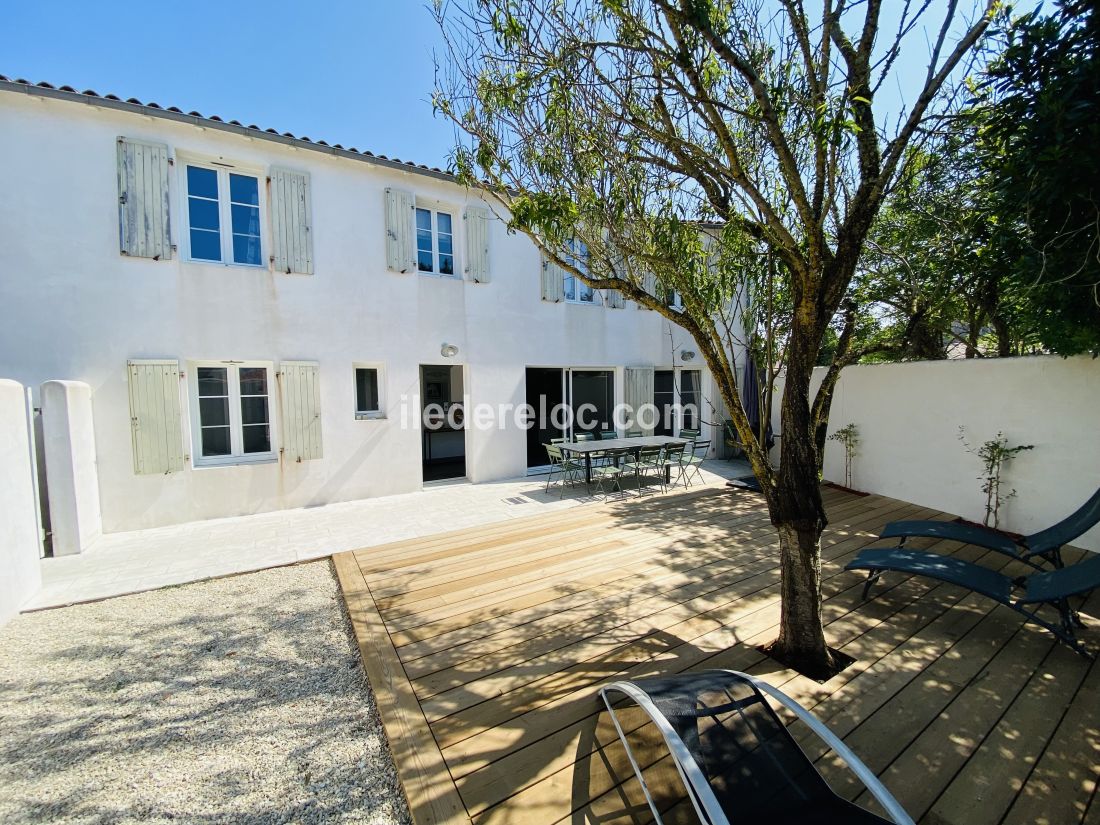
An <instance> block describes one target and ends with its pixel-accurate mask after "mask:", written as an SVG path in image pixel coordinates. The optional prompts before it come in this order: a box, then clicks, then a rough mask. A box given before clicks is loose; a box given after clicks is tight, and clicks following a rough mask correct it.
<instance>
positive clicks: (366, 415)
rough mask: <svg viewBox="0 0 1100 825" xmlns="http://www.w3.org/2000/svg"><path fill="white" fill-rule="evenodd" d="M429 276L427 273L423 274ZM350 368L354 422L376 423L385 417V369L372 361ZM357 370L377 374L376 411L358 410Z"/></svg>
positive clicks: (358, 363)
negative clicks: (370, 371) (371, 371)
mask: <svg viewBox="0 0 1100 825" xmlns="http://www.w3.org/2000/svg"><path fill="white" fill-rule="evenodd" d="M425 274H429V273H425ZM351 366H352V373H351V380H352V385H351V389H352V401H353V406H354V408H355V420H356V421H377V420H379V419H383V418H385V417H386V370H385V367H384V366H383V365H382V364H380V363H377V362H372V361H356V362H355V363H354V364H352V365H351ZM359 370H374V371H375V372H376V373H377V374H378V409H377V410H360V409H359V385H358V381H359V374H358V371H359Z"/></svg>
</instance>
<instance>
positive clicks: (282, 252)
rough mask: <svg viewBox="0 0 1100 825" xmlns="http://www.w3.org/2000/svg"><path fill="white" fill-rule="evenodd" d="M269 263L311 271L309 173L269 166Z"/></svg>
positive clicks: (293, 270) (283, 269) (277, 267)
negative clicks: (270, 239) (270, 248)
mask: <svg viewBox="0 0 1100 825" xmlns="http://www.w3.org/2000/svg"><path fill="white" fill-rule="evenodd" d="M268 180H269V181H270V182H271V230H272V231H271V234H272V246H273V250H272V252H273V254H272V255H271V260H272V263H273V264H274V267H275V271H276V272H285V273H286V274H288V275H289V274H291V273H297V274H299V275H312V274H313V218H312V211H313V210H312V202H311V200H310V191H309V174H308V173H307V172H294V171H291V170H290V169H272V170H271V177H269V178H268Z"/></svg>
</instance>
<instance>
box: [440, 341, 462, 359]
mask: <svg viewBox="0 0 1100 825" xmlns="http://www.w3.org/2000/svg"><path fill="white" fill-rule="evenodd" d="M439 354H440V355H442V356H443V357H444V358H454V357H455V356H456V355H458V347H456V346H455V345H454V344H444V345H443V346H442V347H440V348H439Z"/></svg>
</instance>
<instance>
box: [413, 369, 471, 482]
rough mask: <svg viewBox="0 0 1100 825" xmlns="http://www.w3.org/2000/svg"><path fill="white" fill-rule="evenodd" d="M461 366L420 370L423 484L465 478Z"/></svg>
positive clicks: (464, 431)
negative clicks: (424, 482) (422, 413)
mask: <svg viewBox="0 0 1100 825" xmlns="http://www.w3.org/2000/svg"><path fill="white" fill-rule="evenodd" d="M462 396H463V372H462V367H460V366H450V365H447V366H433V365H421V367H420V404H421V410H422V412H424V415H423V418H422V422H421V431H420V432H421V448H422V456H423V458H422V468H423V474H424V475H423V477H424V481H442V480H444V479H448V478H465V476H466V420H465V410H464V409H463V407H462Z"/></svg>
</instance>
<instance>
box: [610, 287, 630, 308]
mask: <svg viewBox="0 0 1100 825" xmlns="http://www.w3.org/2000/svg"><path fill="white" fill-rule="evenodd" d="M607 305H608V306H609V307H610V308H611V309H622V308H623V307H624V306H626V302H625V301H624V300H623V294H622V293H621V292H619V290H617V289H609V290H607Z"/></svg>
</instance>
